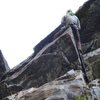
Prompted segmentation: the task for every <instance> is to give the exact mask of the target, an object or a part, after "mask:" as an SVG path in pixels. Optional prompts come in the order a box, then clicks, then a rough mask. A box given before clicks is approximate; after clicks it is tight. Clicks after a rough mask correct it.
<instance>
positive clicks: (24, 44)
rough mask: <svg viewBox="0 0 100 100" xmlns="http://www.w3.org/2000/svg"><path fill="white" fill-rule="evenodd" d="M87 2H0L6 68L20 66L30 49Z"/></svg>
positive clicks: (0, 34) (0, 45)
mask: <svg viewBox="0 0 100 100" xmlns="http://www.w3.org/2000/svg"><path fill="white" fill-rule="evenodd" d="M85 1H87V0H0V49H1V50H2V52H3V54H4V56H5V58H6V60H7V61H8V64H9V66H10V67H11V68H12V67H13V66H15V65H17V64H19V63H20V62H21V61H23V60H24V59H26V58H27V57H28V56H30V54H31V53H32V52H33V47H34V46H35V45H36V44H37V43H38V42H39V41H40V40H41V39H43V38H44V37H45V36H47V35H48V34H49V33H50V32H51V31H53V30H54V29H55V28H56V27H57V26H58V25H59V24H60V21H61V18H62V16H63V15H65V13H66V11H67V10H68V9H72V11H73V12H75V11H76V10H77V9H78V8H79V6H81V5H82V4H83V3H84V2H85Z"/></svg>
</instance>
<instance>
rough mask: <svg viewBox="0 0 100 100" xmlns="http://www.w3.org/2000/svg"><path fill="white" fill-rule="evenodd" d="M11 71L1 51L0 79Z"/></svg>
mask: <svg viewBox="0 0 100 100" xmlns="http://www.w3.org/2000/svg"><path fill="white" fill-rule="evenodd" d="M9 70H10V68H9V66H8V64H7V61H6V60H5V58H4V56H3V54H2V52H1V50H0V79H1V77H2V76H3V74H4V73H5V72H7V71H9Z"/></svg>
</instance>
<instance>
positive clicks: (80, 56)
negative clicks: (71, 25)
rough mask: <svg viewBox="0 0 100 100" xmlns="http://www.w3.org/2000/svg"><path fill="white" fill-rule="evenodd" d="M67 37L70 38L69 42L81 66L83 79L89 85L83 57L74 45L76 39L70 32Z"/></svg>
mask: <svg viewBox="0 0 100 100" xmlns="http://www.w3.org/2000/svg"><path fill="white" fill-rule="evenodd" d="M72 31H73V30H72ZM69 35H70V38H71V40H72V42H73V45H74V47H75V50H76V53H77V56H78V60H79V63H80V66H81V70H82V72H83V74H84V75H83V76H84V79H85V81H86V83H89V79H88V77H87V74H86V70H85V64H84V60H83V57H82V54H81V52H80V51H79V49H78V45H77V44H76V39H75V36H74V33H73V32H71V33H70V34H69Z"/></svg>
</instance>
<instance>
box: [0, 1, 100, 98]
mask: <svg viewBox="0 0 100 100" xmlns="http://www.w3.org/2000/svg"><path fill="white" fill-rule="evenodd" d="M99 4H100V1H99V0H89V1H87V2H86V3H85V4H84V5H83V6H82V7H81V8H80V9H79V10H78V11H77V12H76V14H77V16H78V17H79V18H80V21H81V26H82V29H81V31H80V34H81V39H82V50H83V58H84V62H85V65H86V68H85V69H86V73H87V76H88V78H89V80H90V83H89V84H86V83H85V81H84V77H83V73H82V71H81V70H80V65H79V63H78V59H77V58H78V56H77V53H76V51H75V47H74V45H73V42H72V40H71V38H70V34H73V32H72V30H71V28H68V29H67V30H64V31H63V32H62V35H60V36H59V37H58V38H56V39H55V40H53V38H54V34H56V33H57V32H59V31H60V30H61V27H62V25H59V26H58V27H57V28H56V29H55V30H54V31H53V32H52V33H51V34H50V35H48V36H47V37H46V38H45V39H44V40H42V41H41V42H40V43H39V44H37V45H36V47H34V50H35V53H33V54H32V55H31V56H29V58H27V59H26V60H24V61H23V62H21V63H20V64H18V65H17V66H15V68H13V69H11V70H10V71H9V72H7V73H5V74H4V75H3V77H2V78H1V80H0V99H4V100H81V99H83V100H99V98H100V84H99V83H100V72H99V71H100V67H99V65H100V48H99V47H100V46H99V41H100V39H99V35H100V34H99V32H100V30H99V29H100V28H99V26H100V25H99V16H100V13H99V9H100V5H99ZM84 22H85V23H84ZM71 69H73V70H72V71H70V72H69V70H71ZM77 70H78V71H77ZM67 72H68V73H67ZM66 73H67V74H66ZM93 80H94V81H93ZM10 95H11V96H10Z"/></svg>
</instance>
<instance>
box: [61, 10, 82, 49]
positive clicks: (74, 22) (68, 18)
mask: <svg viewBox="0 0 100 100" xmlns="http://www.w3.org/2000/svg"><path fill="white" fill-rule="evenodd" d="M61 23H62V24H64V25H65V26H64V27H66V28H68V27H71V28H72V31H73V33H74V34H73V35H74V38H75V41H76V44H77V46H78V49H79V50H80V51H81V41H80V34H79V30H80V29H81V26H80V21H79V19H78V17H77V16H75V14H74V13H73V12H72V11H71V10H68V11H67V13H66V15H65V16H64V17H63V18H62V21H61ZM64 27H63V28H64Z"/></svg>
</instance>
